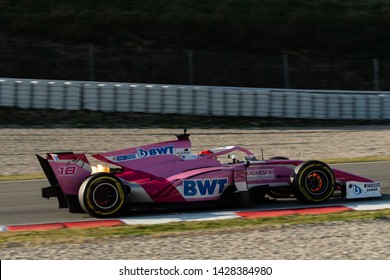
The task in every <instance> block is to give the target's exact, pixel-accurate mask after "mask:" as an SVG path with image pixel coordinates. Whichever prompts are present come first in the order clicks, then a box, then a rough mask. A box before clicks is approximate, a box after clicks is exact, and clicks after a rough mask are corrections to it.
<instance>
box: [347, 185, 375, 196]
mask: <svg viewBox="0 0 390 280" xmlns="http://www.w3.org/2000/svg"><path fill="white" fill-rule="evenodd" d="M349 188H352V191H353V193H354V194H355V195H362V194H363V193H367V192H378V191H379V189H380V184H378V183H365V184H363V185H360V186H358V185H357V184H350V185H349Z"/></svg>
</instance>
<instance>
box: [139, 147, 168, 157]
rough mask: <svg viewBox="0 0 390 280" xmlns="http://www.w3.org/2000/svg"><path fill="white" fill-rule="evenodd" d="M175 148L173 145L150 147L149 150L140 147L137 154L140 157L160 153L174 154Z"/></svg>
mask: <svg viewBox="0 0 390 280" xmlns="http://www.w3.org/2000/svg"><path fill="white" fill-rule="evenodd" d="M173 150H174V147H173V146H165V147H159V148H150V149H148V150H144V149H141V148H138V149H137V155H138V157H139V158H145V157H152V156H158V155H172V154H173Z"/></svg>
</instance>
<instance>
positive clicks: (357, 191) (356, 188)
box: [352, 185, 363, 195]
mask: <svg viewBox="0 0 390 280" xmlns="http://www.w3.org/2000/svg"><path fill="white" fill-rule="evenodd" d="M352 191H353V193H354V194H356V195H361V194H362V192H363V190H362V188H361V187H359V186H358V185H352Z"/></svg>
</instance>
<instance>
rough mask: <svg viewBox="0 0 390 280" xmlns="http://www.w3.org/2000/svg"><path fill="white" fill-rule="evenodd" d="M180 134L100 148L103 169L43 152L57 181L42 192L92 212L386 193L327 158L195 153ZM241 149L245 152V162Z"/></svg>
mask: <svg viewBox="0 0 390 280" xmlns="http://www.w3.org/2000/svg"><path fill="white" fill-rule="evenodd" d="M176 137H177V140H172V141H167V142H161V143H154V144H149V145H143V146H139V147H132V148H127V149H123V150H117V151H112V152H105V153H99V154H94V155H92V157H94V158H95V159H97V160H99V161H102V162H104V163H105V164H106V165H108V166H107V167H104V168H102V166H101V165H100V168H98V170H97V171H96V170H95V169H96V168H93V167H92V166H91V165H90V163H89V161H88V159H87V156H86V155H85V154H74V153H71V152H66V153H64V152H61V153H59V152H58V153H48V154H47V155H46V157H45V158H43V157H41V156H39V155H37V158H38V160H39V162H40V164H41V166H42V168H43V170H44V172H45V175H46V177H47V179H48V181H49V183H50V185H51V186H49V187H46V188H43V189H42V196H43V197H45V198H50V197H57V198H58V201H59V206H60V208H66V207H67V208H69V211H70V212H80V211H84V212H86V213H88V214H89V215H91V216H94V217H110V216H114V215H118V214H119V213H121V212H123V211H124V210H134V209H143V208H144V207H150V206H152V207H155V208H158V207H164V208H168V207H172V206H178V207H186V206H191V207H194V206H199V205H205V204H209V205H210V204H214V203H216V202H218V203H223V202H232V201H236V202H238V203H239V204H240V205H250V204H253V203H261V201H262V200H264V198H265V196H269V197H273V198H287V197H295V198H296V199H297V200H299V201H301V202H303V203H321V202H324V201H326V200H328V199H329V198H330V197H332V196H333V195H335V194H337V195H339V196H342V197H344V198H346V199H353V198H368V197H379V196H381V187H380V183H378V182H375V181H373V180H371V179H368V178H364V177H361V176H358V175H355V174H350V173H347V172H344V171H341V170H337V169H333V168H331V167H329V166H328V165H327V164H325V163H323V162H321V161H317V160H310V161H301V160H289V159H287V158H283V157H275V158H271V159H269V160H264V159H256V157H255V156H254V155H253V154H252V153H251V152H250V151H248V150H247V149H245V148H243V147H240V146H225V147H220V148H215V149H209V150H204V151H202V152H199V153H197V154H193V153H192V152H191V142H190V139H189V134H187V133H186V130H184V133H183V134H180V135H176ZM238 153H239V154H243V159H242V160H240V159H238V158H237V155H236V154H238ZM223 159H225V162H223V161H224V160H223ZM109 167H111V168H109ZM112 167H114V168H112Z"/></svg>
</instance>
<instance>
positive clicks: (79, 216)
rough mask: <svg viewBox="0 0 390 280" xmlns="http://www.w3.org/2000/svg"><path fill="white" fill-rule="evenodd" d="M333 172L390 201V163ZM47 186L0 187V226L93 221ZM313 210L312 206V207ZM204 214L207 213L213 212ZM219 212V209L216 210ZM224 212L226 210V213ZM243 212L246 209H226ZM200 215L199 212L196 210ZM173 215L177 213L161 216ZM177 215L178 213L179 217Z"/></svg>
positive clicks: (289, 203)
mask: <svg viewBox="0 0 390 280" xmlns="http://www.w3.org/2000/svg"><path fill="white" fill-rule="evenodd" d="M333 166H334V167H335V168H338V169H341V170H345V171H348V172H352V173H356V174H359V175H362V176H365V177H368V178H370V179H373V180H376V181H379V182H381V185H382V194H383V196H382V198H375V203H380V202H381V201H383V202H385V201H389V200H390V172H389V171H390V161H386V162H372V163H351V164H336V165H333ZM46 186H48V182H47V181H46V180H35V181H12V182H11V181H10V182H1V183H0V225H21V224H35V223H56V222H72V221H93V220H96V219H95V218H92V217H90V216H88V215H87V214H83V213H76V214H75V213H69V212H68V210H67V209H59V208H58V202H57V199H54V198H52V199H49V200H46V199H44V198H42V197H41V188H42V187H46ZM344 203H354V200H350V201H347V200H342V199H332V200H330V201H329V203H326V205H340V204H344ZM297 207H307V206H306V205H303V204H302V203H300V202H298V201H295V200H292V199H291V200H282V201H271V202H267V203H264V204H259V205H256V206H255V207H252V208H249V210H272V209H291V208H297ZM311 207H312V205H311ZM215 210H216V209H214V210H207V211H215ZM218 210H220V209H218ZM225 210H226V209H225ZM229 210H234V211H240V210H241V211H245V210H248V208H245V209H243V208H241V209H229ZM198 211H199V210H198ZM159 213H160V212H147V213H145V212H144V213H131V214H129V215H131V216H130V217H131V218H139V217H142V216H145V217H147V216H148V215H154V216H155V215H156V214H159ZM166 213H176V214H177V212H164V214H166ZM178 214H180V213H178Z"/></svg>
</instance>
